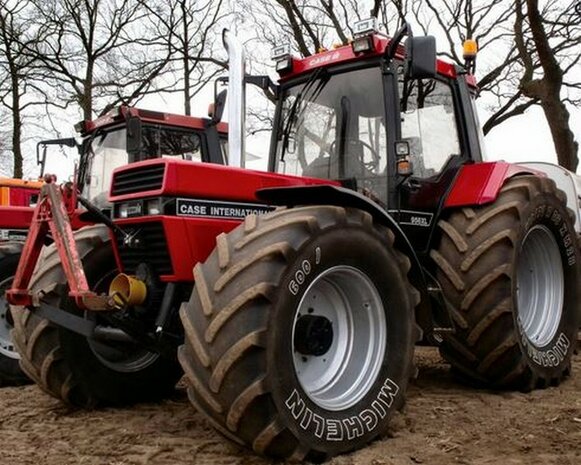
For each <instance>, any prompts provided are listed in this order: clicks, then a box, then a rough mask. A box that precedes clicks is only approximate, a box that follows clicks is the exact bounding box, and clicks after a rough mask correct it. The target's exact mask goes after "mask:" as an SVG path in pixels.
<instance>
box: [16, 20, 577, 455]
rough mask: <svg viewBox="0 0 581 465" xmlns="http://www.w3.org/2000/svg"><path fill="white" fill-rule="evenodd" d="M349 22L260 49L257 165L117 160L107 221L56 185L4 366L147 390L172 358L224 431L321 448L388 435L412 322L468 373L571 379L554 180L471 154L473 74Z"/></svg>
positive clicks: (108, 391) (168, 376)
mask: <svg viewBox="0 0 581 465" xmlns="http://www.w3.org/2000/svg"><path fill="white" fill-rule="evenodd" d="M355 30H356V31H357V36H356V37H355V38H354V40H353V42H352V43H351V44H350V45H348V46H344V47H340V48H337V49H334V50H330V51H326V52H321V53H318V54H316V55H313V56H310V57H308V58H304V59H297V58H293V57H291V56H290V55H289V54H288V53H287V52H286V51H285V50H278V53H277V56H276V58H277V70H278V72H279V73H280V76H281V79H280V81H279V83H278V84H276V85H275V84H272V83H271V82H269V80H268V79H267V78H263V79H254V80H253V82H255V83H258V84H261V85H262V87H263V88H264V89H265V90H266V91H268V92H273V94H274V96H275V97H276V99H277V102H278V103H277V110H276V115H275V119H274V127H273V132H272V143H271V150H270V162H269V171H270V172H267V173H266V172H257V171H251V170H244V169H242V168H235V167H223V166H215V165H210V164H201V163H192V162H190V161H183V160H176V159H164V158H161V159H155V160H147V161H143V162H138V163H134V164H132V165H130V166H126V167H120V168H117V169H116V170H115V172H114V173H113V178H112V183H111V191H110V194H109V201H110V202H111V204H112V205H113V207H112V216H111V218H112V219H111V220H110V221H109V220H108V223H109V226H108V227H98V228H92V229H88V230H87V229H85V230H82V231H80V232H79V233H78V234H75V235H73V234H72V233H71V232H70V227H68V221H67V215H66V208H62V205H61V203H60V199H59V197H60V196H61V194H64V195H65V196H68V199H69V200H68V204H69V206H70V205H74V202H73V203H71V200H70V199H71V198H72V197H74V192H72V193H71V192H66V191H63V189H62V188H61V189H60V190H59V188H57V187H56V186H55V185H54V184H47V185H45V186H44V187H43V190H44V192H43V194H42V196H41V200H40V203H39V206H38V207H37V210H36V212H37V213H36V215H37V216H36V217H37V218H38V219H39V223H38V224H39V225H40V226H35V224H33V230H32V231H31V234H30V235H29V238H28V242H27V251H26V253H25V254H24V256H25V257H27V260H29V261H32V262H34V261H35V257H36V255H38V253H39V247H38V240H37V239H35V238H39V237H42V235H41V234H39V233H38V229H44V230H46V229H47V228H49V227H50V228H51V230H54V231H55V232H57V233H58V234H59V235H60V236H59V239H58V240H56V239H57V238H56V237H55V240H56V245H57V247H56V248H55V247H53V248H52V249H50V250H49V251H47V256H46V257H45V260H44V261H43V262H42V263H41V265H40V267H39V269H38V270H37V272H36V275H35V276H34V277H33V278H32V281H30V282H29V279H30V275H31V272H32V270H31V265H30V263H29V262H27V261H25V260H24V259H23V260H22V262H21V265H20V268H19V270H18V275H17V277H16V279H15V286H14V289H12V290H11V291H10V292H9V293H8V297H9V299H10V301H11V302H12V303H13V304H16V305H20V306H21V308H20V309H18V310H15V315H16V316H15V323H16V326H15V330H14V338H15V341H16V345H17V347H18V350H19V352H20V353H21V355H22V366H23V367H24V369H25V370H26V372H27V373H28V374H29V375H30V376H31V377H33V378H34V379H35V381H36V382H37V383H38V384H39V385H40V386H41V387H42V388H43V389H44V390H45V391H46V392H48V393H50V394H51V395H53V396H55V397H57V398H60V399H62V400H63V401H65V402H67V403H69V404H73V405H77V406H94V405H104V404H123V403H130V402H136V401H139V400H144V399H160V398H162V397H163V396H165V395H167V393H168V392H169V391H170V390H171V389H172V388H173V386H174V383H175V381H176V380H177V379H178V378H179V377H180V374H181V371H180V366H179V364H178V363H177V362H178V359H179V362H181V367H183V369H184V371H185V374H186V379H187V382H188V386H189V388H188V393H189V397H190V399H191V401H192V403H193V404H194V406H195V407H196V409H197V410H198V411H199V412H201V413H202V414H203V415H205V417H206V418H207V419H208V421H209V422H210V423H211V424H212V425H213V426H215V427H216V429H218V430H219V431H220V432H221V433H222V434H223V435H225V436H227V437H229V438H231V439H232V440H234V441H236V442H237V443H240V444H244V445H247V446H248V447H251V448H252V449H254V450H255V451H256V452H258V453H261V454H265V455H267V456H272V457H278V458H293V459H298V460H302V459H307V460H311V461H316V460H324V459H325V458H327V457H329V456H332V455H335V454H338V453H342V452H346V451H349V450H353V449H357V448H359V447H362V446H363V445H365V444H366V443H368V442H369V441H371V440H372V439H374V438H376V437H378V436H380V435H382V434H384V433H385V432H386V429H387V427H388V422H389V419H390V417H391V416H392V414H393V412H394V411H396V410H397V409H398V408H400V407H401V406H402V405H403V403H404V399H405V392H406V388H407V385H408V380H409V379H410V377H412V376H414V374H415V368H414V363H413V352H414V344H415V343H416V342H417V341H419V340H420V339H421V338H422V336H423V338H424V339H425V340H427V341H432V342H437V343H439V344H440V350H441V353H442V355H443V356H444V357H445V359H446V360H448V361H449V362H450V363H451V365H452V366H453V367H454V369H455V370H456V371H457V372H460V373H462V375H463V376H464V377H466V378H468V379H470V380H472V381H474V382H478V383H481V384H483V385H486V386H490V387H495V388H501V389H504V388H517V389H522V390H530V389H534V388H538V387H544V386H548V385H554V384H558V383H559V382H561V380H562V379H563V378H564V377H565V376H566V375H567V374H568V373H569V370H570V362H571V356H572V353H573V349H574V347H573V346H574V344H573V342H574V340H575V337H576V331H577V328H578V320H579V316H580V314H581V311H580V310H581V307H580V306H581V298H580V297H581V296H580V295H579V293H580V292H581V286H579V278H580V275H579V273H580V269H579V267H580V257H579V251H578V249H577V246H576V239H575V237H576V236H575V231H574V226H573V215H572V212H571V211H569V210H568V209H567V207H566V198H565V195H564V194H563V193H562V191H561V190H559V189H557V187H556V185H555V183H554V182H553V181H552V180H551V179H549V178H548V177H546V176H545V175H543V174H542V173H540V172H538V171H535V170H534V169H531V168H527V167H524V166H518V165H511V164H508V163H484V162H483V161H482V137H481V132H480V129H479V127H478V124H477V116H476V113H475V110H474V98H475V95H476V92H477V89H476V86H475V80H474V78H473V76H471V75H470V74H469V73H468V72H467V71H466V70H465V69H463V68H460V67H456V66H453V65H450V64H447V63H445V62H442V61H439V60H436V54H435V41H434V39H433V38H431V37H412V36H411V33H410V31H409V28H407V27H404V28H403V29H402V30H400V31H399V32H398V33H397V34H396V36H395V37H394V38H393V39H391V40H389V39H388V38H386V37H384V36H382V35H379V34H377V33H376V32H375V31H374V30H373V27H370V23H365V22H364V23H360V24H359V25H358V27H356V28H355ZM406 33H407V35H408V36H409V37H408V39H407V43H406V49H405V52H404V49H403V48H402V47H400V46H399V44H400V42H401V41H402V39H403V37H404V36H405V35H406ZM229 48H230V49H231V50H230V51H233V52H234V55H238V56H239V55H240V53H239V51H238V53H236V49H235V47H234V45H233V44H232V43H230V42H229ZM230 68H231V70H234V71H236V69H238V71H239V70H240V69H243V67H242V68H241V67H240V66H232V65H231V67H230ZM248 80H250V79H248ZM237 82H242V78H241V76H240V75H239V77H238V78H233V77H231V78H230V87H231V88H232V86H234V85H235V84H236V83H237ZM231 92H232V90H231ZM229 114H232V115H233V114H235V113H234V112H232V111H229ZM238 131H239V128H238V127H233V126H232V125H231V126H230V128H229V136H230V137H231V139H234V138H232V135H233V134H238V135H240V132H238ZM239 145H240V146H243V144H242V143H241V144H239ZM234 149H235V147H234V146H233V147H231V148H230V150H229V155H230V157H231V159H237V158H238V156H239V155H240V154H241V152H238V156H236V155H235V152H234ZM242 153H243V152H242ZM73 200H74V199H73ZM275 206H276V207H277V208H276V209H274V207H275ZM273 210H274V211H273ZM42 215H44V216H42ZM61 262H62V263H61ZM27 264H28V266H27ZM192 267H193V275H192V272H191V269H192ZM65 275H66V276H65ZM194 284H195V285H194ZM27 288H28V290H27ZM184 299H187V302H186V303H185V304H183V305H181V302H182V300H184ZM178 314H179V316H180V317H181V319H180V318H178ZM180 320H181V323H180ZM182 339H183V340H182ZM178 347H179V350H176V349H178Z"/></svg>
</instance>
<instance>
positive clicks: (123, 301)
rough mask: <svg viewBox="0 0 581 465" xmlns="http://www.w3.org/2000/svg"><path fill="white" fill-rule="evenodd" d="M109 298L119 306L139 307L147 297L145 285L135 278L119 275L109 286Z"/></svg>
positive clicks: (123, 274)
mask: <svg viewBox="0 0 581 465" xmlns="http://www.w3.org/2000/svg"><path fill="white" fill-rule="evenodd" d="M109 296H111V297H112V298H113V299H114V300H115V303H116V304H118V305H119V306H124V307H132V306H135V305H141V304H142V303H143V302H145V298H146V297H147V285H146V284H145V283H144V282H143V281H141V280H140V279H137V278H136V277H135V276H129V275H127V274H125V273H119V274H118V275H117V276H115V278H113V281H111V284H110V285H109Z"/></svg>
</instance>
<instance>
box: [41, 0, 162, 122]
mask: <svg viewBox="0 0 581 465" xmlns="http://www.w3.org/2000/svg"><path fill="white" fill-rule="evenodd" d="M31 1H32V2H33V3H34V5H35V7H36V20H37V24H38V28H39V34H40V35H41V37H42V40H41V41H40V42H38V43H37V44H35V47H34V49H33V51H34V52H35V55H36V57H38V59H39V60H41V61H42V63H43V66H44V68H45V70H46V73H45V83H46V84H47V85H48V88H49V89H52V90H56V91H57V92H58V94H59V95H60V96H61V97H62V98H63V101H62V104H61V105H62V106H63V107H67V106H68V105H70V104H72V103H75V104H77V105H79V107H80V108H81V110H82V114H83V117H84V118H85V119H91V118H92V117H93V115H94V113H103V112H105V111H107V110H108V109H110V108H112V107H113V106H115V105H118V104H120V103H125V104H129V103H131V102H134V101H136V100H138V99H139V98H141V97H142V96H143V95H145V94H147V93H148V92H150V91H151V89H152V86H153V85H154V83H155V79H156V78H157V77H159V75H160V73H162V72H163V70H164V69H165V68H166V66H167V64H168V63H169V61H170V56H171V53H170V50H169V49H168V48H167V40H166V39H165V38H161V37H159V36H156V35H155V34H152V33H151V32H150V30H147V29H146V28H142V27H141V26H142V24H143V23H142V22H143V21H144V20H145V19H146V17H147V12H146V11H145V10H144V9H143V8H142V5H141V3H140V2H138V1H137V0H31ZM47 92H48V91H47ZM55 103H56V102H55Z"/></svg>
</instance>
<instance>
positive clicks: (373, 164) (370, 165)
mask: <svg viewBox="0 0 581 465" xmlns="http://www.w3.org/2000/svg"><path fill="white" fill-rule="evenodd" d="M358 145H359V146H361V147H364V148H367V149H369V152H370V153H371V160H370V161H365V152H364V151H363V150H360V151H359V150H357V156H358V158H359V163H360V164H361V165H363V167H364V168H365V170H366V171H368V172H369V173H370V174H375V173H377V172H378V170H379V161H380V158H379V154H378V153H377V151H376V150H375V149H374V148H373V147H372V146H371V144H369V143H368V142H365V141H362V140H360V139H346V140H345V146H346V150H345V152H346V153H345V155H346V156H349V155H350V154H351V152H355V150H350V147H353V146H358ZM336 146H337V140H334V141H333V142H331V145H329V147H328V148H327V149H326V151H327V152H329V154H331V155H333V154H337V151H336Z"/></svg>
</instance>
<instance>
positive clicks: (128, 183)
mask: <svg viewBox="0 0 581 465" xmlns="http://www.w3.org/2000/svg"><path fill="white" fill-rule="evenodd" d="M164 174H165V164H160V165H150V166H140V167H137V168H133V169H128V170H125V171H121V172H119V173H115V177H114V178H113V187H112V189H111V194H112V195H114V196H115V195H125V194H134V193H136V192H147V191H152V190H159V189H161V187H162V185H163V176H164Z"/></svg>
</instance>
